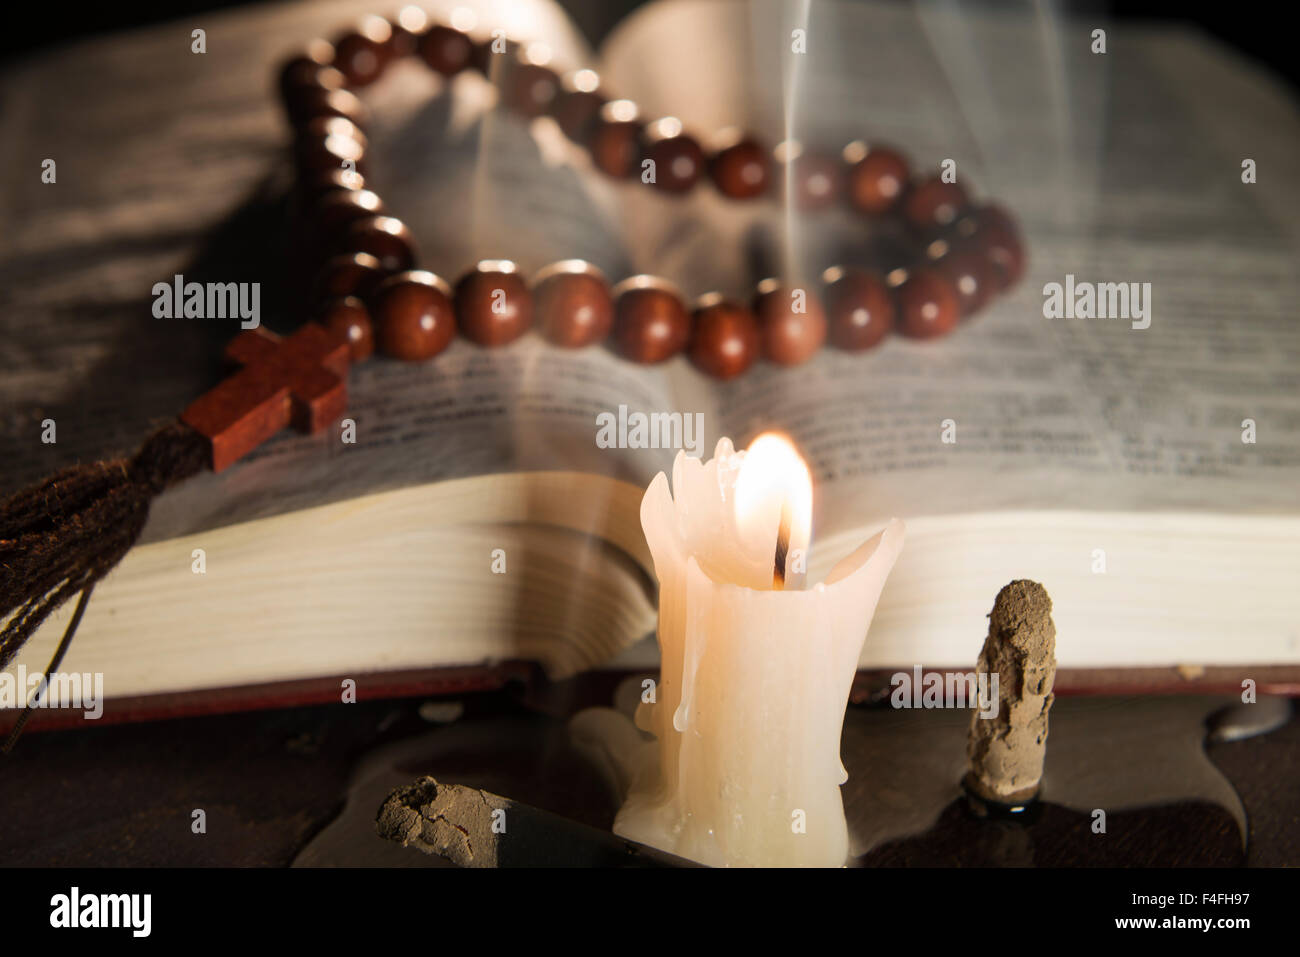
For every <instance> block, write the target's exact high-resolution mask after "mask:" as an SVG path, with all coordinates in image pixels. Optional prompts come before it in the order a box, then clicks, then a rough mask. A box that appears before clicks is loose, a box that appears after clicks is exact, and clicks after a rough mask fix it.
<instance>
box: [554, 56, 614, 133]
mask: <svg viewBox="0 0 1300 957" xmlns="http://www.w3.org/2000/svg"><path fill="white" fill-rule="evenodd" d="M599 88H600V77H598V76H597V75H596V74H595V73H593V72H592V71H591V70H574V71H573V72H572V73H567V74H565V75H564V77H563V78H562V79H561V80H560V92H559V94H558V95H557V96H556V98H555V104H554V106H552V108H551V116H553V117H554V118H555V122H556V123H558V124H559V126H560V129H561V130H562V131H563V132H564V135H565V136H567V137H568V138H569V139H571V140H572V141H573V142H575V143H586V142H587V139H588V137H589V135H590V133H591V130H592V128H593V127H594V126H595V123H596V120H597V119H598V118H599V116H600V111H601V108H602V107H604V105H605V102H606V101H605V97H604V96H602V95H601V94H600V93H599V92H598V91H599Z"/></svg>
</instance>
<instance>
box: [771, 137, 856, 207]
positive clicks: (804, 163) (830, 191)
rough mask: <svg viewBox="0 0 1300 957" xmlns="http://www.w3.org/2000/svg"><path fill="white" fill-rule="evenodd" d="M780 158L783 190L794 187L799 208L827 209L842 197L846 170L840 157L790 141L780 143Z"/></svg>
mask: <svg viewBox="0 0 1300 957" xmlns="http://www.w3.org/2000/svg"><path fill="white" fill-rule="evenodd" d="M777 161H778V164H779V166H778V168H777V170H776V174H777V182H778V183H779V184H780V188H781V191H782V194H783V196H784V193H785V190H787V189H790V190H792V191H793V195H794V201H795V203H796V205H797V206H798V208H799V209H801V210H805V211H808V212H812V211H815V210H820V209H826V208H828V207H830V206H833V205H834V204H835V203H836V202H837V201H838V200H839V198H840V195H841V193H842V192H843V190H844V170H843V166H842V164H841V163H840V160H839V157H837V156H829V155H827V154H826V153H821V152H817V151H814V150H808V149H804V148H803V147H802V146H800V145H799V144H796V143H789V142H787V143H782V144H781V146H780V147H778V149H777ZM787 169H788V170H789V175H788V176H787V174H786V170H787Z"/></svg>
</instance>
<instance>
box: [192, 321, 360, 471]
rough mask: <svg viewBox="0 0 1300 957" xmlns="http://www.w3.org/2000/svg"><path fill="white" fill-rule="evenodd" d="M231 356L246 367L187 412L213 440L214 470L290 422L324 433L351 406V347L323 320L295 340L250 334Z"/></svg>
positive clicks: (195, 425)
mask: <svg viewBox="0 0 1300 957" xmlns="http://www.w3.org/2000/svg"><path fill="white" fill-rule="evenodd" d="M225 355H226V358H227V359H230V360H232V361H233V362H235V363H238V364H239V365H240V366H241V367H242V368H240V370H239V371H238V372H236V373H235V374H234V375H232V376H231V377H230V378H228V379H226V380H225V381H224V382H222V383H221V384H220V385H218V386H217V387H216V388H214V389H211V390H209V391H208V392H206V393H204V394H203V395H202V396H200V397H199V398H198V399H196V400H195V401H194V402H192V403H191V404H190V406H189V408H187V409H186V410H185V411H184V412H183V413H181V421H182V422H184V423H185V424H186V425H188V426H189V427H190V428H192V429H194V430H195V431H197V432H199V433H200V434H201V435H203V436H205V437H206V438H207V439H208V441H209V443H211V446H212V463H211V464H212V470H213V471H214V472H220V471H221V470H222V469H224V468H225V467H226V466H228V465H231V464H233V463H234V462H236V461H238V460H239V459H240V458H242V457H243V456H244V455H246V454H248V453H249V452H250V451H252V450H253V449H255V448H256V447H257V446H259V445H261V444H262V443H263V442H265V441H266V440H267V439H269V438H270V437H271V436H273V435H275V433H277V432H279V431H280V430H281V429H283V428H285V427H286V426H288V425H293V427H294V428H296V429H298V430H299V431H302V432H319V431H320V430H321V429H323V428H325V427H326V426H328V425H329V424H330V423H332V422H334V421H335V420H336V419H337V418H338V417H339V416H340V415H342V414H343V410H344V409H345V408H346V407H347V401H348V394H347V374H348V363H349V359H350V356H349V347H348V343H347V341H346V340H343V339H337V338H335V336H334V335H332V334H331V333H329V332H327V331H326V330H325V329H324V328H323V327H322V326H319V325H316V324H315V323H308V324H306V325H305V326H303V327H302V328H301V329H299V330H298V331H297V332H295V333H294V334H293V335H291V336H289V337H288V338H287V339H281V338H280V337H279V336H277V335H276V334H275V333H273V332H268V331H267V330H265V329H263V328H262V327H261V326H258V327H257V328H256V329H249V330H247V331H245V332H242V333H240V334H239V336H238V337H236V338H235V339H234V340H233V341H232V342H231V343H230V344H229V345H228V346H226V352H225Z"/></svg>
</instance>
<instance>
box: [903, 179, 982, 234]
mask: <svg viewBox="0 0 1300 957" xmlns="http://www.w3.org/2000/svg"><path fill="white" fill-rule="evenodd" d="M967 203H968V200H967V198H966V190H964V189H962V188H961V186H959V185H958V184H956V183H945V182H944V181H943V180H941V179H940V178H939V177H937V176H934V177H931V178H930V179H927V180H924V181H922V182H920V183H917V184H916V185H914V186H913V187H912V189H911V190H910V191H909V192H908V194H907V196H906V197H905V198H904V199H903V218H904V219H906V220H907V222H908V224H909V225H911V226H912V227H913V228H914V229H918V230H921V231H922V232H925V231H926V230H931V229H934V228H935V227H936V226H948V225H951V224H952V223H953V222H954V221H955V220H956V219H957V217H958V215H960V213H961V211H962V210H963V209H965V208H966V205H967Z"/></svg>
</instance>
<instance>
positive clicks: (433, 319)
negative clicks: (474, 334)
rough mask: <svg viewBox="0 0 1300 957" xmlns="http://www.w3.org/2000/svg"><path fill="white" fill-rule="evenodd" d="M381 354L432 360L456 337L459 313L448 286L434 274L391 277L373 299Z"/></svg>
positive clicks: (400, 357) (373, 311) (417, 272)
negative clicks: (453, 304) (452, 301)
mask: <svg viewBox="0 0 1300 957" xmlns="http://www.w3.org/2000/svg"><path fill="white" fill-rule="evenodd" d="M371 302H372V306H371V315H372V317H373V319H374V326H375V340H376V343H377V344H378V346H379V351H380V352H382V353H383V354H384V355H386V356H392V357H393V358H394V359H406V360H409V361H417V360H421V359H429V358H432V357H433V356H436V355H437V354H438V353H440V352H442V350H443V349H446V348H447V346H448V345H450V343H451V340H452V339H453V338H454V337H455V335H456V311H455V309H454V308H453V307H452V304H451V296H450V291H449V290H448V288H447V283H446V282H445V281H443V280H442V279H440V278H439V277H437V276H435V275H434V274H433V273H430V272H423V271H414V272H404V273H398V274H397V275H396V276H389V277H388V278H387V279H385V280H384V281H383V282H382V283H380V285H379V288H378V289H376V290H375V293H374V296H373V297H372V299H371Z"/></svg>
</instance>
